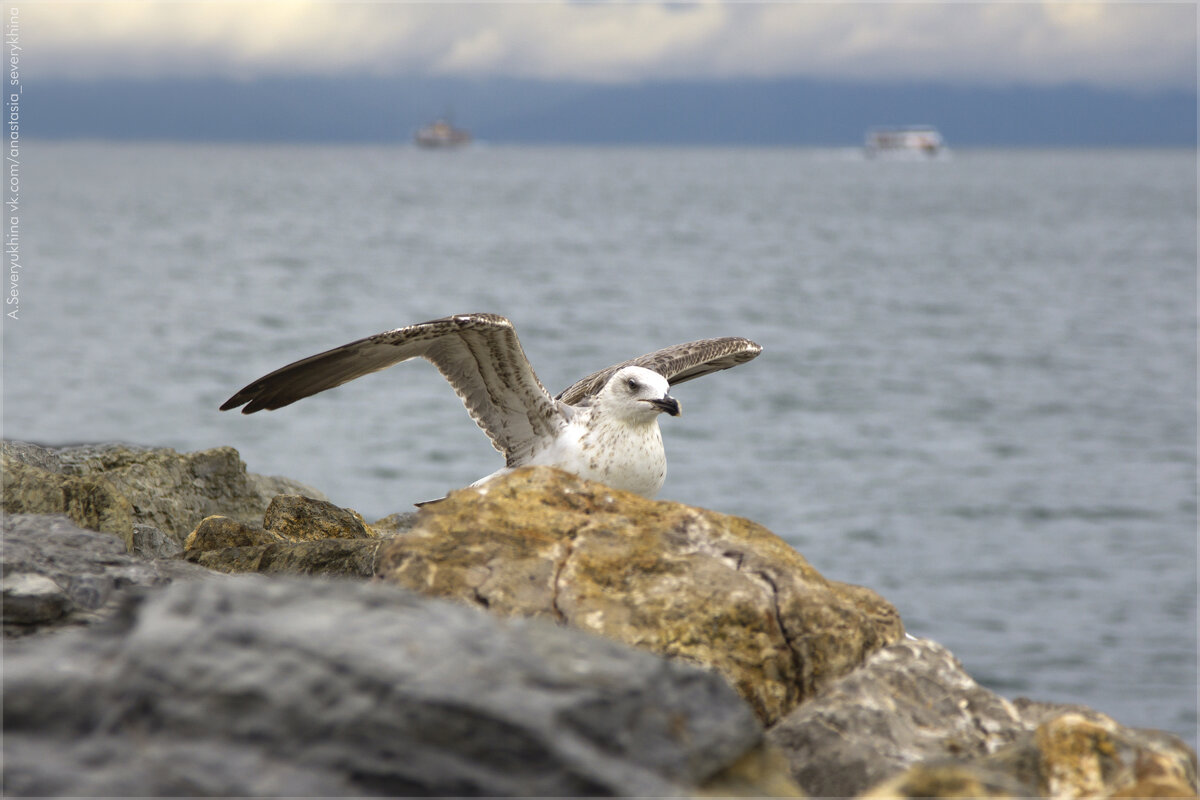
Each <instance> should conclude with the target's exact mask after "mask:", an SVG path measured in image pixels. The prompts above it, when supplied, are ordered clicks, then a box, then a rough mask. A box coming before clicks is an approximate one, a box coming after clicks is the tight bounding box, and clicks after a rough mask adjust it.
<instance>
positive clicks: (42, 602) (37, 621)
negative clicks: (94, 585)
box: [0, 572, 75, 625]
mask: <svg viewBox="0 0 1200 800" xmlns="http://www.w3.org/2000/svg"><path fill="white" fill-rule="evenodd" d="M0 585H2V586H3V595H4V605H3V612H4V622H5V624H10V623H11V624H16V625H41V624H45V623H47V622H55V621H56V620H59V619H61V618H62V617H64V616H66V615H67V614H68V613H69V612H70V611H71V608H72V607H73V606H74V605H75V604H74V603H72V602H71V598H70V597H69V596H68V595H67V593H66V591H64V590H63V588H62V587H61V586H59V585H58V584H57V583H55V582H54V581H52V580H50V579H49V578H47V577H46V576H44V575H38V574H37V573H34V572H14V573H12V574H11V575H5V576H4V578H3V579H2V580H0Z"/></svg>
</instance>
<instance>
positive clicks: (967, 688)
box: [768, 639, 1022, 797]
mask: <svg viewBox="0 0 1200 800" xmlns="http://www.w3.org/2000/svg"><path fill="white" fill-rule="evenodd" d="M1020 722H1021V716H1020V713H1019V712H1018V711H1017V710H1016V708H1015V707H1014V706H1013V705H1012V703H1010V702H1009V701H1007V700H1005V699H1004V698H1002V697H1000V696H998V695H996V694H994V693H992V692H990V691H988V690H987V689H984V688H983V687H982V686H980V685H979V684H977V683H975V681H974V680H973V679H972V678H971V677H970V676H969V675H967V673H966V672H965V671H964V670H963V668H962V665H961V664H960V663H959V662H958V660H957V659H956V658H954V656H953V655H952V654H951V653H950V652H949V651H948V650H946V649H945V648H944V647H942V646H941V645H939V644H937V643H936V642H931V641H928V640H920V639H909V640H905V641H902V642H897V643H895V644H892V645H890V646H888V647H885V648H883V649H882V650H880V651H878V652H877V653H874V654H873V655H871V657H870V658H868V659H867V661H866V663H865V664H864V665H863V666H862V667H861V668H859V669H858V670H855V671H854V672H852V673H850V674H849V675H847V676H845V677H844V678H842V679H841V680H839V681H838V682H836V683H835V684H833V685H832V686H829V687H828V688H826V690H825V691H824V692H822V693H821V695H820V696H819V697H817V698H816V699H815V700H813V701H812V702H811V703H808V704H806V705H804V706H802V707H800V708H799V709H797V710H796V711H794V712H792V713H791V714H789V715H788V716H787V717H786V718H784V719H783V720H782V721H781V722H779V724H777V725H775V726H774V727H773V728H772V729H771V730H770V731H769V733H768V738H769V739H770V740H771V741H772V742H773V743H775V744H776V745H778V746H779V747H780V748H781V749H782V750H783V752H784V753H785V754H787V755H788V757H789V759H790V760H791V762H792V775H793V777H795V779H796V782H797V783H798V784H800V786H801V787H802V788H803V789H804V790H805V791H806V792H808V793H809V794H811V795H816V796H843V797H850V796H853V795H856V794H858V793H859V792H862V791H863V790H865V789H866V788H868V787H869V786H871V785H873V784H875V783H878V782H880V781H882V780H884V779H885V778H887V777H889V776H892V775H895V774H897V773H899V772H901V771H902V770H904V769H905V768H906V767H908V766H909V765H911V764H916V763H920V762H924V761H929V760H932V759H938V758H959V757H966V756H975V757H980V756H984V755H988V754H990V753H993V752H995V751H996V750H998V749H999V748H1000V747H1002V746H1004V745H1006V744H1008V743H1010V742H1012V741H1013V740H1014V739H1015V738H1016V736H1017V735H1018V733H1020V731H1021V730H1022V728H1021V724H1020Z"/></svg>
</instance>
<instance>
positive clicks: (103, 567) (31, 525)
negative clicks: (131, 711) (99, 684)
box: [0, 514, 215, 636]
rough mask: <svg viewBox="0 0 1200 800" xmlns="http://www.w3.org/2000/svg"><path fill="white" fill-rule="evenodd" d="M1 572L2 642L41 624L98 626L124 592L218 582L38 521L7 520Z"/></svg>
mask: <svg viewBox="0 0 1200 800" xmlns="http://www.w3.org/2000/svg"><path fill="white" fill-rule="evenodd" d="M0 571H2V574H3V575H4V578H5V585H4V603H5V608H4V634H5V635H6V636H12V635H24V634H28V633H33V632H36V631H38V630H40V629H41V627H42V626H45V625H61V624H80V623H90V622H95V621H98V620H100V619H103V618H105V617H107V616H110V615H111V614H112V613H113V612H114V611H115V609H116V600H117V596H118V595H119V594H121V592H123V591H130V590H133V589H137V588H140V587H147V586H160V585H163V584H165V583H168V582H170V581H172V580H175V579H180V578H211V577H214V576H215V573H213V572H211V571H209V570H206V569H203V568H201V567H197V566H195V565H193V564H187V563H184V562H181V561H172V560H157V561H151V560H146V559H142V558H138V557H135V556H130V555H127V554H126V553H125V545H123V544H122V543H121V540H120V539H118V538H117V537H115V536H113V535H112V534H109V533H97V532H96V531H87V530H83V529H81V528H78V527H76V526H75V524H74V523H72V522H71V521H70V520H69V519H67V518H66V517H64V516H55V515H42V514H9V515H6V516H5V517H4V536H3V538H2V539H0ZM21 576H23V577H21ZM38 578H40V579H41V580H37V579H38ZM10 582H11V583H10ZM10 592H11V593H13V594H12V595H11V596H10ZM10 603H12V605H11V606H10Z"/></svg>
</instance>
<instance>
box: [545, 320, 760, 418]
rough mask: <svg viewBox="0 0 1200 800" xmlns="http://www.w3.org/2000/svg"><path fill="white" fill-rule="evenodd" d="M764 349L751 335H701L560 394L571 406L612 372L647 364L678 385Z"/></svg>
mask: <svg viewBox="0 0 1200 800" xmlns="http://www.w3.org/2000/svg"><path fill="white" fill-rule="evenodd" d="M761 352H762V347H761V346H760V345H758V344H755V343H754V342H752V341H750V340H749V339H742V338H739V337H737V336H725V337H722V338H720V339H701V340H700V341H698V342H687V343H686V344H677V345H675V346H673V347H664V348H663V349H662V350H655V351H654V352H653V353H647V354H646V355H644V356H638V357H637V358H632V359H630V360H629V361H626V362H624V363H621V364H614V365H613V366H611V367H609V368H608V369H602V370H600V371H599V372H593V373H592V374H591V375H588V376H587V377H586V378H584V379H582V380H579V381H576V382H575V383H573V384H571V385H570V386H569V387H567V388H566V389H564V390H563V391H562V392H561V393H560V394H559V395H558V397H557V398H556V399H557V400H560V401H561V402H563V403H566V404H567V405H569V406H573V405H575V404H577V403H578V402H579V401H581V400H583V399H584V398H586V397H588V396H590V395H594V394H596V393H597V392H599V391H600V389H601V388H602V387H603V386H604V384H605V383H607V382H608V379H609V378H610V377H612V374H613V373H614V372H616V371H617V370H619V369H621V368H622V367H630V366H634V367H645V368H646V369H651V370H654V371H655V372H657V373H658V374H659V375H662V376H663V377H664V378H666V379H667V381H668V382H669V383H670V384H671V385H672V386H674V385H675V384H677V383H683V382H684V381H690V380H691V379H692V378H699V377H700V376H701V375H707V374H708V373H710V372H717V371H719V370H723V369H729V368H730V367H736V366H737V365H738V364H745V363H746V362H747V361H749V360H750V359H752V358H754V357H755V356H757V355H758V354H759V353H761Z"/></svg>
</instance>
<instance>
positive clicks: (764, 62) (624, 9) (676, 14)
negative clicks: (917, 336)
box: [19, 0, 1197, 88]
mask: <svg viewBox="0 0 1200 800" xmlns="http://www.w3.org/2000/svg"><path fill="white" fill-rule="evenodd" d="M19 9H20V14H21V22H22V26H23V28H22V33H23V41H24V42H25V45H26V53H27V58H28V59H29V66H28V67H27V69H29V70H35V71H36V72H37V73H38V74H41V75H46V76H62V77H75V78H79V77H97V78H101V77H116V76H121V77H129V76H160V77H161V76H182V75H186V76H201V75H219V76H234V77H243V78H252V77H256V76H263V75H280V74H326V75H328V74H350V73H368V74H376V75H387V74H440V75H455V76H472V75H478V76H509V77H523V78H538V79H545V80H578V81H592V82H606V83H621V82H636V81H646V80H654V79H686V78H696V79H720V78H746V77H763V78H773V77H788V76H793V77H821V78H845V79H851V80H872V81H877V80H894V81H910V80H933V81H940V82H946V83H959V84H970V83H986V84H993V85H994V84H1004V83H1026V84H1034V85H1052V84H1063V83H1084V84H1091V85H1095V86H1102V87H1121V88H1184V87H1188V88H1190V87H1193V86H1194V85H1195V79H1196V13H1197V12H1196V8H1195V7H1194V6H1193V5H1191V4H1169V3H1156V4H1137V3H1102V2H1092V3H1062V2H1049V3H1044V4H1033V3H978V4H965V3H940V4H939V3H932V4H914V3H871V4H850V3H846V4H830V3H771V4H742V3H718V2H696V3H685V4H680V3H672V4H650V3H570V2H549V3H537V4H529V3H524V4H515V3H514V4H507V3H478V4H469V5H463V4H454V3H450V4H426V3H353V2H338V3H332V2H255V3H245V2H220V1H219V0H217V1H210V2H196V3H186V2H185V3H144V2H143V3H108V2H88V3H45V4H33V3H29V4H22V5H21V6H19Z"/></svg>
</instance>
